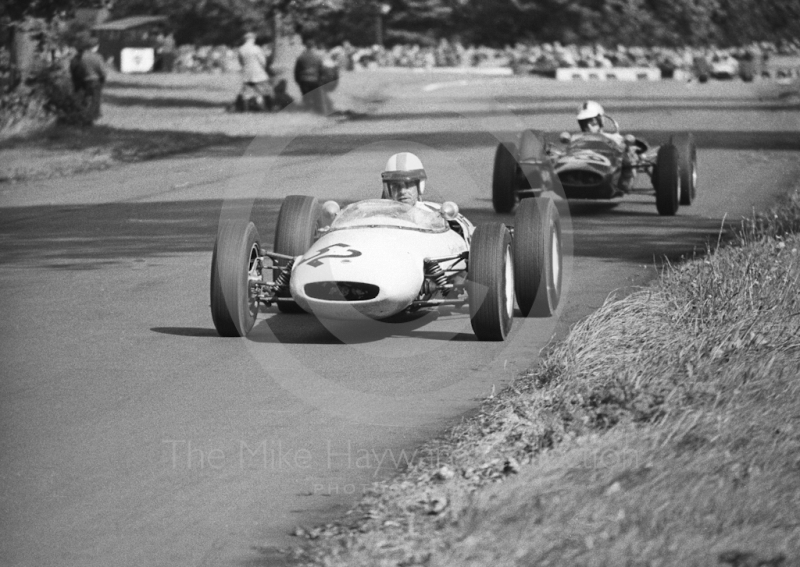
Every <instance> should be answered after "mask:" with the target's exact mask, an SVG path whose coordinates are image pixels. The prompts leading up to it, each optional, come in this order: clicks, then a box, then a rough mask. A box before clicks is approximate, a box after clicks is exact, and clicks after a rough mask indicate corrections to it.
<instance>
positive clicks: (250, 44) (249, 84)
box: [237, 32, 273, 110]
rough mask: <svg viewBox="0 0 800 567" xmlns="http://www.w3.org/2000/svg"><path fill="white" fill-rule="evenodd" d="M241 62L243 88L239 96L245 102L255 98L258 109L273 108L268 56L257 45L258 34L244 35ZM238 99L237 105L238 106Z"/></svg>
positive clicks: (240, 53)
mask: <svg viewBox="0 0 800 567" xmlns="http://www.w3.org/2000/svg"><path fill="white" fill-rule="evenodd" d="M239 63H240V64H241V66H242V90H241V92H240V93H239V98H240V99H241V101H243V102H244V105H243V106H245V108H243V109H242V110H246V109H247V106H248V104H247V102H248V101H249V100H252V99H255V104H256V106H257V110H265V109H266V110H272V98H273V97H272V88H271V87H270V84H269V75H268V74H267V71H266V69H267V58H266V56H265V55H264V51H263V50H262V49H261V48H260V47H259V46H258V45H256V34H254V33H253V32H248V33H246V34H245V35H244V44H243V45H242V46H241V47H240V48H239ZM238 102H239V101H237V106H238Z"/></svg>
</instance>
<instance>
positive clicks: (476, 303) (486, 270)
mask: <svg viewBox="0 0 800 567" xmlns="http://www.w3.org/2000/svg"><path fill="white" fill-rule="evenodd" d="M467 294H468V296H469V317H470V321H471V323H472V330H473V331H475V336H477V337H478V340H481V341H502V340H505V338H506V337H507V336H508V333H509V332H510V331H511V323H512V320H513V316H514V258H513V252H512V249H511V233H509V231H508V229H507V228H506V226H505V225H504V224H502V223H489V224H483V225H480V226H478V227H477V228H476V229H475V232H474V233H473V234H472V244H471V246H470V251H469V269H468V275H467Z"/></svg>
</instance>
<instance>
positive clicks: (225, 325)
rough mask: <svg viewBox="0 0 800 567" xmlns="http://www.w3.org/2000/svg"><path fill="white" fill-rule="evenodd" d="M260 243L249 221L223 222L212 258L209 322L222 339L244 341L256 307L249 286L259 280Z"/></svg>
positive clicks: (255, 301) (253, 295)
mask: <svg viewBox="0 0 800 567" xmlns="http://www.w3.org/2000/svg"><path fill="white" fill-rule="evenodd" d="M260 248H261V243H260V240H259V238H258V231H257V230H256V225H254V224H253V223H252V222H250V221H243V220H237V221H228V222H223V223H222V224H221V225H220V227H219V230H218V231H217V240H216V242H215V243H214V252H213V253H212V255H211V318H212V319H213V320H214V327H216V329H217V332H218V333H219V334H220V336H221V337H245V336H247V333H249V332H250V330H251V329H252V328H253V325H255V322H256V316H257V315H258V307H259V303H258V300H257V299H256V297H255V294H254V293H253V290H252V289H251V285H250V282H251V281H253V280H260V279H261V264H260V261H259V260H258V258H259V256H260Z"/></svg>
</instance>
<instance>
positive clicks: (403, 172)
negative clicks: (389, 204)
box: [381, 152, 428, 199]
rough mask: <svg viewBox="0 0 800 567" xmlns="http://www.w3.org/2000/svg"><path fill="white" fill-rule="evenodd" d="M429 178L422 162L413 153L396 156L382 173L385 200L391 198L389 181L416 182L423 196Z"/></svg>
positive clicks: (390, 159) (402, 153)
mask: <svg viewBox="0 0 800 567" xmlns="http://www.w3.org/2000/svg"><path fill="white" fill-rule="evenodd" d="M427 178H428V176H427V175H426V174H425V168H424V167H423V166H422V161H420V159H419V158H418V157H417V156H415V155H414V154H412V153H411V152H400V153H399V154H394V155H393V156H392V157H390V158H389V161H387V162H386V167H385V168H384V170H383V172H382V173H381V179H382V180H383V198H384V199H388V198H390V193H389V186H388V183H389V181H416V182H417V189H418V190H419V194H420V195H422V194H423V193H424V192H425V180H426V179H427Z"/></svg>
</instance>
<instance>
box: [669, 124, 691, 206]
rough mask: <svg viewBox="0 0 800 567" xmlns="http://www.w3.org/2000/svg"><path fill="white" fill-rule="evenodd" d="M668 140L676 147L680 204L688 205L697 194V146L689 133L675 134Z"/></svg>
mask: <svg viewBox="0 0 800 567" xmlns="http://www.w3.org/2000/svg"><path fill="white" fill-rule="evenodd" d="M669 142H670V144H672V145H673V146H675V147H676V148H677V149H678V168H679V169H680V176H681V205H687V206H688V205H691V204H692V201H694V198H695V196H696V195H697V146H696V145H695V143H694V136H693V135H692V134H691V133H685V134H675V135H674V136H672V138H671V139H670V141H669Z"/></svg>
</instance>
